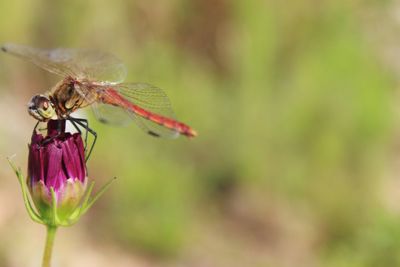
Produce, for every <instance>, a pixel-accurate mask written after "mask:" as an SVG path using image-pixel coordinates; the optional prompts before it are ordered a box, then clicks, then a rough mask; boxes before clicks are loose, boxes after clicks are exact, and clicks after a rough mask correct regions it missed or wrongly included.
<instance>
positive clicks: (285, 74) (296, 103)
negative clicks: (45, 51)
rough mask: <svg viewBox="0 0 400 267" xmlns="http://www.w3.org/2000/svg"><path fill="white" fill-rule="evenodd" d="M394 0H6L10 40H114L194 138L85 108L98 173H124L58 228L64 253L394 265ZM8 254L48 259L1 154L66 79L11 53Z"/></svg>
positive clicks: (398, 231) (0, 258) (2, 107)
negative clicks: (101, 118)
mask: <svg viewBox="0 0 400 267" xmlns="http://www.w3.org/2000/svg"><path fill="white" fill-rule="evenodd" d="M399 10H400V6H399V4H398V2H396V1H389V0H387V1H372V0H371V1H357V0H353V1H345V0H339V1H338V0H327V1H316V0H299V1H292V2H287V1H271V0H265V1H260V0H248V1H228V0H192V1H183V0H171V1H146V0H139V1H123V0H114V1H105V0H96V1H95V0H87V1H78V0H69V1H45V0H32V1H21V0H16V1H4V0H3V1H0V41H1V42H15V43H21V44H27V45H31V46H34V47H43V48H52V47H83V48H94V49H97V50H98V49H101V50H105V51H109V52H112V53H114V54H116V55H117V56H118V57H120V58H121V59H122V60H123V61H124V62H125V63H126V65H127V67H128V71H129V74H128V78H127V80H128V81H136V82H148V83H151V84H154V85H157V86H158V87H160V88H163V90H164V91H165V92H166V93H167V94H168V95H169V97H170V99H171V102H172V104H173V107H174V109H175V112H176V114H177V116H178V118H179V119H180V120H182V121H184V122H187V123H188V124H190V125H191V126H193V127H194V128H195V129H196V130H197V131H198V132H199V136H198V137H197V138H195V139H192V140H187V139H185V138H180V139H178V140H174V141H171V140H159V139H155V138H151V137H149V136H146V135H145V134H143V133H142V132H141V131H140V130H139V129H138V128H137V127H135V126H134V125H131V126H130V127H127V128H115V127H110V126H106V125H102V124H100V123H97V122H96V121H95V120H94V117H93V115H92V114H91V111H90V110H88V111H87V112H85V111H84V112H80V113H79V116H82V117H88V118H89V120H90V121H91V126H93V128H94V129H95V130H96V131H97V132H98V134H99V140H98V144H97V146H96V147H95V150H94V153H93V154H92V158H91V160H90V162H89V172H90V178H91V179H95V180H96V181H98V183H97V184H101V183H103V182H105V181H107V180H108V179H110V178H112V177H114V176H115V177H117V178H118V179H117V182H116V183H115V184H114V185H113V186H112V188H111V190H110V191H109V192H107V193H106V194H105V195H104V197H103V198H102V199H101V201H100V202H98V203H97V204H96V205H95V207H94V208H93V209H92V210H91V211H90V212H89V213H88V214H87V215H86V216H85V218H84V219H83V220H82V221H80V222H79V223H78V224H77V225H76V226H74V227H73V228H66V229H61V230H60V231H59V235H58V236H57V239H56V244H55V251H54V263H55V265H54V266H100V267H101V266H111V265H112V266H115V267H117V266H149V267H153V266H194V267H203V266H205V267H208V266H210V267H213V266H217V267H224V266H227V267H228V266H229V267H236V266H237V267H245V266H246V267H247V266H249V267H258V266H273V267H286V266H288V267H291V266H296V267H301V266H304V267H310V266H324V267H339V266H346V267H368V266H371V267H372V266H388V267H389V266H390V267H393V266H400V204H399V203H400V179H399V170H400V168H399V167H400V165H399V159H400V158H399V156H400V154H399V151H400V142H399V140H400V139H399V137H400V136H399V135H400V131H399V129H400V128H399V116H398V114H399V109H398V108H397V106H398V104H399V98H398V94H399V91H398V83H399V78H398V77H400V76H399V72H400V65H399V64H398V62H400V50H399V47H400V46H399V44H400V39H399V38H398V37H397V36H400V35H399V33H400V19H399ZM0 62H1V68H0V119H1V121H2V124H1V127H0V134H1V139H0V156H1V158H2V159H1V160H0V166H1V168H0V171H1V174H2V176H1V179H0V202H1V203H2V204H1V205H0V266H5V267H14V266H15V267H17V266H39V262H40V259H41V254H42V247H43V242H44V234H45V229H44V228H43V227H42V226H40V225H36V224H33V223H32V222H30V221H29V219H28V216H27V214H26V213H25V210H24V207H23V202H22V197H21V194H20V192H19V186H18V183H17V179H16V178H15V177H14V174H13V173H12V171H11V169H10V168H9V166H8V165H7V163H6V160H5V156H9V155H13V154H16V157H15V158H14V161H15V162H16V163H17V164H18V165H20V166H22V167H23V168H25V167H24V166H26V160H27V143H28V142H29V140H30V134H31V131H32V128H33V126H34V124H35V122H34V120H33V119H32V118H31V117H29V115H28V114H27V112H26V103H27V102H28V100H29V99H30V97H31V96H32V95H33V94H35V93H40V92H44V91H45V90H47V89H49V88H50V87H51V86H52V85H54V84H55V83H56V82H57V81H58V79H60V78H59V77H55V76H54V75H51V74H49V73H46V72H45V71H43V70H41V69H39V68H37V67H35V66H33V65H31V64H29V63H27V62H23V61H21V60H18V59H16V58H13V57H10V56H8V55H5V54H2V55H0Z"/></svg>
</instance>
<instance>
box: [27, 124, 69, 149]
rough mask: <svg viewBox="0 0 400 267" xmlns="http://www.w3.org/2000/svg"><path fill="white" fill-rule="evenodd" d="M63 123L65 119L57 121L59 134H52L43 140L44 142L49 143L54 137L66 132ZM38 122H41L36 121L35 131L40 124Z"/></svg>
mask: <svg viewBox="0 0 400 267" xmlns="http://www.w3.org/2000/svg"><path fill="white" fill-rule="evenodd" d="M63 123H64V122H63V120H58V123H57V134H56V135H53V136H51V137H50V138H47V139H45V140H44V141H43V144H48V143H50V142H51V141H53V140H54V139H56V138H57V137H59V136H60V135H62V134H64V133H63ZM38 124H39V122H38V123H36V125H35V128H34V131H35V130H36V127H37V126H38Z"/></svg>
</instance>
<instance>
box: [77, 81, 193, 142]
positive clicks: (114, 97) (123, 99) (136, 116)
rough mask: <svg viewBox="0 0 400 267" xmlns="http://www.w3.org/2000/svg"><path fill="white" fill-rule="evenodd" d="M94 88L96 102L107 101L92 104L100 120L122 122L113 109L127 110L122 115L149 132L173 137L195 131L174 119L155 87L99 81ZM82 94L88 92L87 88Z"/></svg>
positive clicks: (166, 103)
mask: <svg viewBox="0 0 400 267" xmlns="http://www.w3.org/2000/svg"><path fill="white" fill-rule="evenodd" d="M92 92H94V90H93V91H92ZM95 92H96V94H97V96H98V98H97V99H98V100H99V102H101V103H103V104H107V105H109V107H107V106H103V105H101V104H99V103H94V104H93V105H92V106H93V108H94V111H95V115H96V117H97V118H98V119H99V120H100V121H101V122H105V123H112V124H123V122H124V116H121V113H120V112H119V113H118V112H116V111H115V109H119V110H120V111H123V112H125V114H128V116H125V118H126V117H128V118H129V119H130V120H133V121H135V122H136V124H137V125H138V126H139V127H140V128H142V129H143V130H144V131H145V132H147V133H149V134H151V135H153V136H157V137H166V138H176V137H178V136H179V134H182V135H186V136H188V137H193V136H195V135H196V132H195V131H194V130H193V129H191V128H190V127H189V126H187V125H186V124H184V123H181V122H179V121H177V120H176V119H175V114H174V112H173V110H172V107H171V104H170V101H169V99H168V97H167V95H166V94H165V93H164V92H163V91H162V90H161V89H160V88H158V87H155V86H153V85H150V84H145V83H126V84H117V85H112V86H110V85H100V86H98V87H97V88H96V90H95ZM82 94H86V97H87V96H88V92H82ZM93 98H94V97H93ZM112 106H113V107H114V108H112ZM104 111H106V112H104ZM111 113H114V115H111ZM115 114H117V116H115ZM110 115H111V116H110Z"/></svg>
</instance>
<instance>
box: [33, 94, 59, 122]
mask: <svg viewBox="0 0 400 267" xmlns="http://www.w3.org/2000/svg"><path fill="white" fill-rule="evenodd" d="M28 112H29V114H30V115H31V116H32V117H34V118H35V119H37V120H38V121H43V122H45V121H48V120H50V119H51V118H53V117H55V116H56V115H57V113H56V110H55V108H54V104H53V103H52V102H51V100H50V99H49V97H48V96H45V95H35V96H34V97H32V99H31V100H30V101H29V103H28Z"/></svg>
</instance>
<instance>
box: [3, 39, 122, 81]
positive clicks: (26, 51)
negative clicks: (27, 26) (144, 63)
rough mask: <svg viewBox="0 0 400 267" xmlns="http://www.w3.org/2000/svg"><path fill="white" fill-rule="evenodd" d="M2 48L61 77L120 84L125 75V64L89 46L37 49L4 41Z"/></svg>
mask: <svg viewBox="0 0 400 267" xmlns="http://www.w3.org/2000/svg"><path fill="white" fill-rule="evenodd" d="M1 49H2V50H3V51H4V52H6V53H9V54H12V55H14V56H17V57H20V58H22V59H24V60H27V61H30V62H32V63H34V64H35V65H37V66H39V67H41V68H43V69H45V70H47V71H49V72H51V73H54V74H57V75H60V76H63V77H65V76H71V77H74V78H76V79H78V80H79V79H88V80H91V81H100V82H107V83H113V84H116V83H120V82H122V81H123V80H124V79H125V77H126V73H127V72H126V68H125V65H124V64H123V63H122V61H120V60H119V59H118V58H117V57H115V56H114V55H112V54H109V53H106V52H101V51H95V50H90V49H73V48H56V49H39V48H33V47H29V46H24V45H17V44H4V45H2V47H1Z"/></svg>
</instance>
